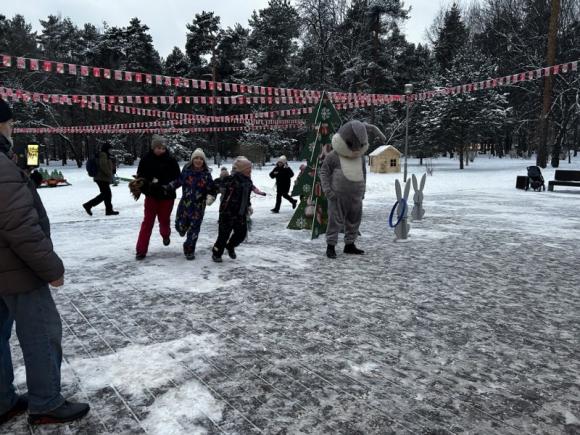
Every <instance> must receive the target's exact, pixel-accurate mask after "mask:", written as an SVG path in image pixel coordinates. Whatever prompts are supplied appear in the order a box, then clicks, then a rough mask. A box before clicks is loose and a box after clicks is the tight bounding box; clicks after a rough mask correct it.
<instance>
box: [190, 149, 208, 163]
mask: <svg viewBox="0 0 580 435" xmlns="http://www.w3.org/2000/svg"><path fill="white" fill-rule="evenodd" d="M196 157H201V158H202V159H203V161H204V162H206V161H207V159H206V157H205V153H204V152H203V150H202V149H201V148H196V149H195V151H194V152H192V153H191V161H192V162H193V159H195V158H196Z"/></svg>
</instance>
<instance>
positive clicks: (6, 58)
mask: <svg viewBox="0 0 580 435" xmlns="http://www.w3.org/2000/svg"><path fill="white" fill-rule="evenodd" d="M2 66H5V67H10V66H12V58H11V57H10V56H2Z"/></svg>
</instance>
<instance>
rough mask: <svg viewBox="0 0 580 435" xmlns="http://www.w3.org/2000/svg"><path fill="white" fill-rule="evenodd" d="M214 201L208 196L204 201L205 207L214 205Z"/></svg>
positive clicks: (212, 197)
mask: <svg viewBox="0 0 580 435" xmlns="http://www.w3.org/2000/svg"><path fill="white" fill-rule="evenodd" d="M214 201H215V196H213V195H208V196H207V198H206V199H205V205H207V206H210V205H212V204H213V203H214Z"/></svg>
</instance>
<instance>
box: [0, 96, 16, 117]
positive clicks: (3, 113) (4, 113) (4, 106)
mask: <svg viewBox="0 0 580 435" xmlns="http://www.w3.org/2000/svg"><path fill="white" fill-rule="evenodd" d="M13 117H14V115H13V114H12V109H11V108H10V106H9V105H8V103H6V101H4V100H3V99H2V98H0V122H6V121H10V120H11V119H12V118H13Z"/></svg>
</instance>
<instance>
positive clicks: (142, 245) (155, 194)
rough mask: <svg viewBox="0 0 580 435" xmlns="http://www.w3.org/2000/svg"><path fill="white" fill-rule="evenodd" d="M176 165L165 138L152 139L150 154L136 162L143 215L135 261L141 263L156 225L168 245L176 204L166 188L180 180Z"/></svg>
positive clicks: (172, 193)
mask: <svg viewBox="0 0 580 435" xmlns="http://www.w3.org/2000/svg"><path fill="white" fill-rule="evenodd" d="M180 173H181V171H180V169H179V164H178V163H177V160H176V159H175V157H173V156H172V155H171V153H170V152H169V150H168V149H167V143H166V141H165V138H163V137H161V136H158V135H153V139H152V140H151V150H150V151H149V152H148V153H147V154H145V156H144V157H143V158H142V159H141V161H140V162H139V167H138V169H137V178H142V179H144V182H143V188H142V192H143V193H144V194H145V215H144V217H143V222H142V223H141V230H140V231H139V238H138V239H137V247H136V251H137V254H136V257H135V258H136V259H137V260H142V259H144V258H145V256H146V255H147V250H148V249H149V240H150V239H151V233H152V232H153V226H154V225H155V218H157V220H158V221H159V233H160V234H161V237H162V239H163V244H164V245H165V246H168V245H169V243H171V240H170V238H169V236H170V235H171V212H172V210H173V204H174V202H175V196H176V195H175V189H167V188H166V187H165V186H166V185H168V184H169V183H171V182H173V181H175V180H177V179H178V178H179V176H180Z"/></svg>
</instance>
